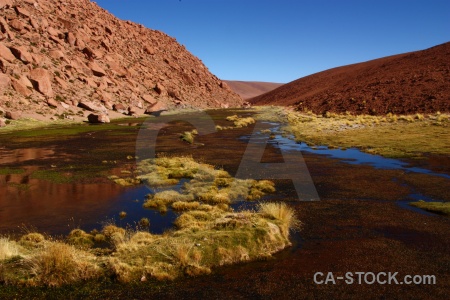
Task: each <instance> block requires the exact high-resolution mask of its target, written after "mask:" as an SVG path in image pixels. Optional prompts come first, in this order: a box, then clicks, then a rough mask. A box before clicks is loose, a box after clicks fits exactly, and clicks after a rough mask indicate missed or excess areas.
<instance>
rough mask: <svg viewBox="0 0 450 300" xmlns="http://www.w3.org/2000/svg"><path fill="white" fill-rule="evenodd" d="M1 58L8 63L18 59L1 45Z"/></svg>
mask: <svg viewBox="0 0 450 300" xmlns="http://www.w3.org/2000/svg"><path fill="white" fill-rule="evenodd" d="M0 56H1V57H3V58H4V59H6V60H7V61H8V62H10V63H12V62H13V61H14V60H15V59H16V57H15V56H14V55H13V54H12V52H11V50H9V48H8V47H6V46H5V45H3V43H0Z"/></svg>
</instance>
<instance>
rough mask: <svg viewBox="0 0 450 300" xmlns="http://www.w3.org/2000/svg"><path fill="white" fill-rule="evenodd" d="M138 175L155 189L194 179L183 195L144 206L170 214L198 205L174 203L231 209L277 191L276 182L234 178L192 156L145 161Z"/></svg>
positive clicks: (152, 199) (163, 195) (151, 199)
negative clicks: (170, 212) (235, 205)
mask: <svg viewBox="0 0 450 300" xmlns="http://www.w3.org/2000/svg"><path fill="white" fill-rule="evenodd" d="M138 174H140V175H138V176H137V179H138V180H140V181H141V182H142V183H145V184H147V185H149V186H152V187H155V186H170V185H176V184H178V183H179V180H180V179H181V178H186V179H191V180H190V181H188V182H186V183H185V184H184V186H183V188H182V189H181V191H179V192H178V191H175V190H167V191H163V192H159V193H156V194H154V195H148V199H147V201H146V202H145V203H144V207H146V208H154V209H158V210H160V211H167V207H168V206H169V205H172V207H173V208H174V209H178V210H186V209H188V208H189V207H191V208H193V207H194V206H195V205H194V204H184V205H182V204H181V203H177V204H175V203H174V202H193V201H196V202H198V203H199V204H209V205H225V206H228V205H229V204H231V203H232V202H233V201H235V200H237V199H242V200H258V199H261V197H263V196H264V195H266V194H267V193H273V192H275V186H274V183H273V182H271V181H268V180H260V181H257V180H242V179H236V178H232V177H231V176H230V174H228V172H226V171H224V170H220V169H216V168H214V166H211V165H208V164H205V163H198V162H196V161H194V160H193V159H192V157H159V158H155V159H149V160H144V161H142V162H140V164H139V165H138ZM116 180H117V179H116Z"/></svg>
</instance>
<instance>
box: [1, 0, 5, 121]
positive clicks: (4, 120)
mask: <svg viewBox="0 0 450 300" xmlns="http://www.w3.org/2000/svg"><path fill="white" fill-rule="evenodd" d="M0 2H1V1H0ZM5 126H6V123H5V120H3V119H0V127H5Z"/></svg>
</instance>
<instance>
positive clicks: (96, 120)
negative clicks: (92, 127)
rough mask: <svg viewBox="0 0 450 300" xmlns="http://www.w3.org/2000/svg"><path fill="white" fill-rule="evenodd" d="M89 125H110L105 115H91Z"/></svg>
mask: <svg viewBox="0 0 450 300" xmlns="http://www.w3.org/2000/svg"><path fill="white" fill-rule="evenodd" d="M88 121H89V123H93V124H102V123H109V122H110V121H109V117H108V116H107V115H104V114H90V115H89V116H88Z"/></svg>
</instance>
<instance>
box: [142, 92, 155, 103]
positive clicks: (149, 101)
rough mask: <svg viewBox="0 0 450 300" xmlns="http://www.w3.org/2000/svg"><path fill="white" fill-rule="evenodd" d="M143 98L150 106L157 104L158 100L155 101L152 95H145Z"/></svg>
mask: <svg viewBox="0 0 450 300" xmlns="http://www.w3.org/2000/svg"><path fill="white" fill-rule="evenodd" d="M141 98H142V99H143V100H144V101H145V102H148V103H150V104H154V103H156V99H155V98H154V97H153V96H152V95H148V94H145V95H142V96H141Z"/></svg>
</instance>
